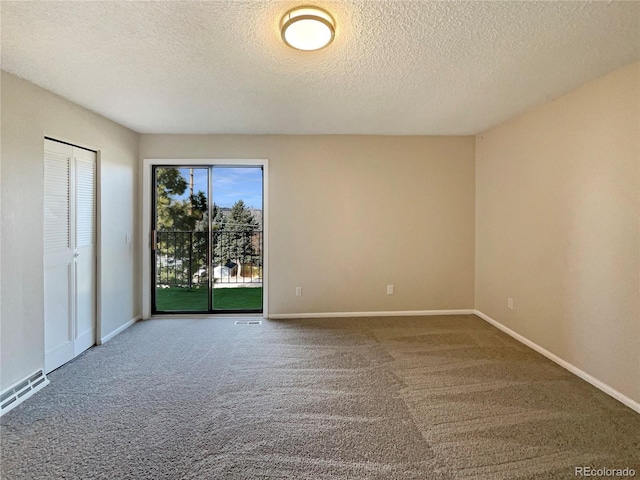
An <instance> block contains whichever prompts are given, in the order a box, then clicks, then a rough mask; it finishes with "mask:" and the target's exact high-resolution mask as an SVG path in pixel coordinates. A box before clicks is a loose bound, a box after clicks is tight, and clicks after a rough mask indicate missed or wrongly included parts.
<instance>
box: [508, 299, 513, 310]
mask: <svg viewBox="0 0 640 480" xmlns="http://www.w3.org/2000/svg"><path fill="white" fill-rule="evenodd" d="M507 308H508V309H509V310H513V298H511V297H509V298H507Z"/></svg>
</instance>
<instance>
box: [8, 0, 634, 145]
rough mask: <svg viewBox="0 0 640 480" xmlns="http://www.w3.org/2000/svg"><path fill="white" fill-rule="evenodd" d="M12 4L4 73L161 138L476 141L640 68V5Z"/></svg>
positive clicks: (420, 2)
mask: <svg viewBox="0 0 640 480" xmlns="http://www.w3.org/2000/svg"><path fill="white" fill-rule="evenodd" d="M306 3H308V2H306V0H305V1H303V2H291V1H257V0H256V1H200V2H169V1H158V2H125V1H116V2H103V1H83V2H72V1H67V2H54V1H41V2H29V1H17V2H10V1H2V2H1V7H0V8H1V15H2V17H1V22H2V23H1V28H2V30H1V39H2V44H1V47H2V68H3V69H4V70H6V71H8V72H11V73H14V74H16V75H18V76H20V77H22V78H25V79H27V80H30V81H31V82H33V83H36V84H38V85H40V86H42V87H44V88H46V89H48V90H51V91H53V92H55V93H58V94H59V95H61V96H63V97H65V98H68V99H70V100H72V101H74V102H76V103H78V104H80V105H83V106H85V107H87V108H89V109H91V110H94V111H96V112H98V113H100V114H102V115H104V116H106V117H108V118H111V119H113V120H115V121H116V122H119V123H121V124H123V125H126V126H127V127H130V128H132V129H133V130H136V131H138V132H145V133H282V134H298V133H312V134H313V133H338V134H400V135H407V134H429V135H453V134H474V133H478V132H480V131H482V130H484V129H486V128H487V127H490V126H492V125H495V124H497V123H499V122H501V121H503V120H506V119H507V118H509V117H511V116H513V115H515V114H517V113H519V112H521V111H523V110H525V109H527V108H529V107H532V106H534V105H537V104H539V103H542V102H544V101H546V100H549V99H551V98H554V97H557V96H559V95H561V94H563V93H565V92H568V91H570V90H572V89H573V88H576V87H578V86H579V85H582V84H584V83H586V82H588V81H589V80H591V79H593V78H596V77H598V76H601V75H604V74H606V73H608V72H610V71H612V70H615V69H617V68H619V67H621V66H624V65H627V64H629V63H631V62H634V61H638V60H639V59H640V3H639V2H606V3H605V2H580V1H576V2H521V1H509V2H427V1H404V2H403V1H361V0H360V1H354V0H351V1H340V2H330V1H318V2H313V3H314V4H316V5H318V6H322V7H324V8H326V9H327V10H328V11H329V12H331V13H332V14H333V16H334V17H335V19H336V24H337V28H336V38H335V41H334V42H333V44H331V45H330V46H329V47H328V48H326V49H324V50H320V51H318V52H306V53H304V52H298V51H295V50H293V49H291V48H288V47H286V46H285V45H284V44H283V42H282V41H281V40H280V32H279V30H278V23H279V21H280V18H281V17H282V15H283V14H284V13H285V12H286V11H287V10H288V9H289V8H291V7H293V6H297V5H300V4H306Z"/></svg>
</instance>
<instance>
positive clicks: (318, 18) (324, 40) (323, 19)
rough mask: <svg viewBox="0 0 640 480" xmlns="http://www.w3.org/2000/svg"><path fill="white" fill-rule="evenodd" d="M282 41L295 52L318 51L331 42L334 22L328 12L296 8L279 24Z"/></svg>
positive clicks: (309, 8)
mask: <svg viewBox="0 0 640 480" xmlns="http://www.w3.org/2000/svg"><path fill="white" fill-rule="evenodd" d="M280 30H281V31H282V40H283V41H284V43H286V44H287V45H289V46H290V47H292V48H295V49H297V50H304V51H306V52H310V51H313V50H320V49H321V48H324V47H326V46H327V45H329V44H330V43H331V42H332V41H333V36H334V35H335V31H336V22H335V20H334V19H333V17H332V16H331V15H329V13H328V12H325V11H324V10H322V9H320V8H317V7H296V8H294V9H293V10H289V11H288V12H287V13H286V14H285V16H284V17H282V21H281V22H280Z"/></svg>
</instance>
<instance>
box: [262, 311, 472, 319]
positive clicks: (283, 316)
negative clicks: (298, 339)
mask: <svg viewBox="0 0 640 480" xmlns="http://www.w3.org/2000/svg"><path fill="white" fill-rule="evenodd" d="M475 312H476V311H475V310H473V309H469V310H400V311H396V312H394V311H382V312H321V313H270V314H269V318H270V319H272V320H280V319H287V318H336V317H338V318H348V317H351V318H353V317H422V316H431V315H473V314H475Z"/></svg>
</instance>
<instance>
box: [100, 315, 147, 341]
mask: <svg viewBox="0 0 640 480" xmlns="http://www.w3.org/2000/svg"><path fill="white" fill-rule="evenodd" d="M138 320H140V315H137V316H136V317H135V318H132V319H131V320H129V321H128V322H127V323H125V324H124V325H121V326H119V327H118V328H116V329H115V330H114V331H113V332H111V333H109V334H107V335H105V336H104V337H102V338H101V339H100V345H102V344H103V343H107V342H108V341H109V340H111V339H112V338H113V337H115V336H116V335H118V334H119V333H122V332H124V331H125V330H126V329H127V328H129V327H130V326H131V325H133V324H134V323H136V322H137V321H138Z"/></svg>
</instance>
